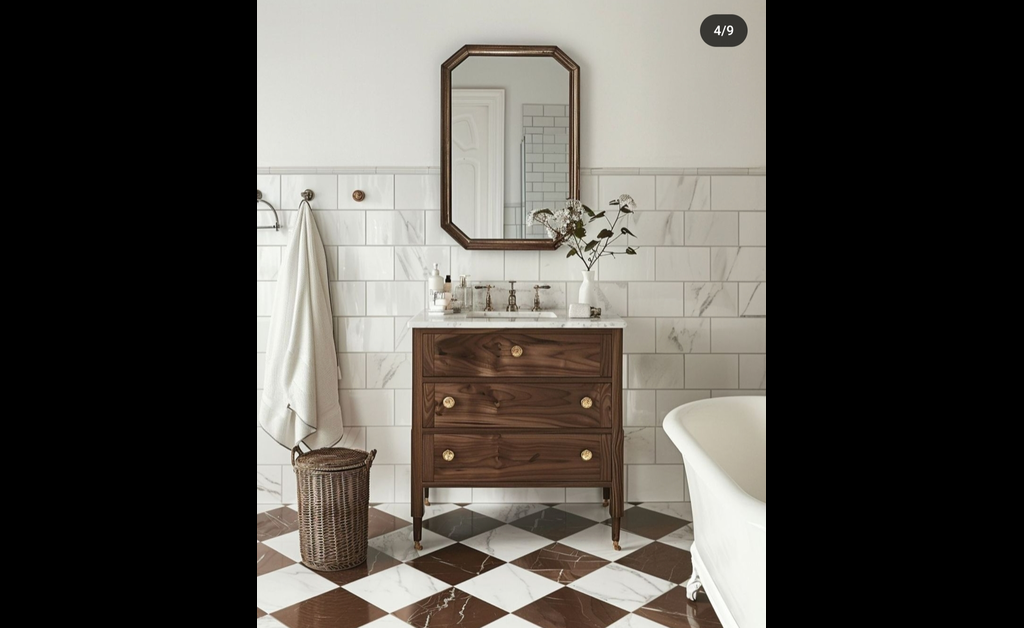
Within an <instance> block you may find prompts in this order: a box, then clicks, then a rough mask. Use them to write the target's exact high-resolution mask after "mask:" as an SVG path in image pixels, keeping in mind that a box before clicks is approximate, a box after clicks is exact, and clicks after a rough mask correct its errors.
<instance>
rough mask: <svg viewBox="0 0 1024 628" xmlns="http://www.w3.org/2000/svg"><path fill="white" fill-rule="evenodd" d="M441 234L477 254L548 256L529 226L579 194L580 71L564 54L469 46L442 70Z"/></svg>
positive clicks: (542, 236)
mask: <svg viewBox="0 0 1024 628" xmlns="http://www.w3.org/2000/svg"><path fill="white" fill-rule="evenodd" d="M442 90H443V93H442V98H443V106H442V177H443V179H444V181H443V182H442V203H443V204H442V216H441V226H442V227H443V228H444V229H445V230H446V231H448V233H450V234H451V235H452V237H454V238H455V239H456V240H457V241H458V242H459V243H460V244H461V245H462V246H463V247H465V248H469V249H544V248H553V247H554V243H553V242H552V240H551V238H550V236H549V235H548V234H547V233H546V232H545V231H544V228H543V227H540V226H537V225H531V224H529V214H530V212H531V211H533V210H536V209H543V208H549V209H557V208H560V207H561V206H562V204H563V203H564V202H565V200H566V199H567V198H571V197H573V196H575V195H578V193H579V191H578V187H579V165H578V156H579V138H578V135H579V67H578V66H577V65H576V64H575V63H574V62H573V61H572V60H571V59H569V58H568V57H567V56H565V54H564V53H563V52H562V51H561V50H559V49H558V48H555V47H531V46H466V47H464V48H463V49H462V50H460V51H459V52H458V53H456V55H455V56H453V57H452V59H449V61H448V62H446V63H445V64H444V65H443V66H442Z"/></svg>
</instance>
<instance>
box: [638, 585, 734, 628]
mask: <svg viewBox="0 0 1024 628" xmlns="http://www.w3.org/2000/svg"><path fill="white" fill-rule="evenodd" d="M634 614H635V615H640V616H641V617H645V618H647V619H650V620H651V621H653V622H657V623H659V624H661V625H663V626H668V627H669V628H721V625H722V624H721V622H719V621H718V615H716V614H715V609H713V608H711V603H710V602H708V599H707V597H706V596H703V595H702V596H701V597H700V598H698V600H697V601H696V602H691V601H690V600H688V599H686V587H676V588H675V589H672V590H671V591H669V592H668V593H666V594H665V595H663V596H661V597H659V598H658V599H656V600H654V601H652V602H651V603H650V604H648V605H647V606H645V607H643V608H641V609H640V610H638V611H635V613H634Z"/></svg>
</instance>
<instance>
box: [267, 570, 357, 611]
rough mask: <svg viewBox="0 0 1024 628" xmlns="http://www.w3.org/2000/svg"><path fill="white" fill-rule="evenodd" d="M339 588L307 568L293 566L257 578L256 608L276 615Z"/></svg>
mask: <svg viewBox="0 0 1024 628" xmlns="http://www.w3.org/2000/svg"><path fill="white" fill-rule="evenodd" d="M337 588H338V585H336V584H334V583H333V582H331V581H330V580H327V579H326V578H323V577H321V576H319V575H317V574H316V573H314V572H313V571H311V570H309V569H307V568H306V567H303V566H302V565H291V566H289V567H285V568H283V569H278V570H277V571H274V572H271V573H268V574H266V575H264V576H258V577H257V578H256V607H257V608H260V609H262V610H263V611H264V612H267V613H274V612H277V611H279V610H282V609H285V608H288V607H289V606H293V605H295V604H298V603H299V602H304V601H305V600H308V599H310V598H313V597H316V596H318V595H321V594H323V593H327V592H328V591H332V590H334V589H337Z"/></svg>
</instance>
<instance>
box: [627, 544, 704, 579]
mask: <svg viewBox="0 0 1024 628" xmlns="http://www.w3.org/2000/svg"><path fill="white" fill-rule="evenodd" d="M616 562H617V563H619V564H620V565H625V566H626V567H629V568H631V569H636V570H637V571H642V572H644V573H645V574H650V575H652V576H656V577H658V578H661V579H662V580H668V581H669V582H674V583H676V584H683V583H685V582H686V581H687V580H689V579H690V576H691V575H693V563H692V562H691V557H690V552H684V551H683V550H681V549H679V548H676V547H672V546H671V545H665V544H664V543H651V544H650V545H648V546H646V547H644V548H643V549H641V550H639V551H637V552H634V553H632V554H630V555H629V556H626V557H625V558H623V559H622V560H619V561H616Z"/></svg>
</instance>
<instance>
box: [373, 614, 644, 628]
mask: <svg viewBox="0 0 1024 628" xmlns="http://www.w3.org/2000/svg"><path fill="white" fill-rule="evenodd" d="M371 625H372V624H371ZM608 628H664V627H663V626H662V625H661V624H656V623H654V622H653V621H651V620H649V619H646V618H644V617H641V616H639V615H626V616H625V617H623V618H622V619H620V620H619V621H617V622H615V623H614V624H612V625H611V626H608Z"/></svg>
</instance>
